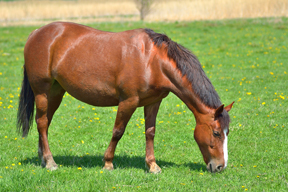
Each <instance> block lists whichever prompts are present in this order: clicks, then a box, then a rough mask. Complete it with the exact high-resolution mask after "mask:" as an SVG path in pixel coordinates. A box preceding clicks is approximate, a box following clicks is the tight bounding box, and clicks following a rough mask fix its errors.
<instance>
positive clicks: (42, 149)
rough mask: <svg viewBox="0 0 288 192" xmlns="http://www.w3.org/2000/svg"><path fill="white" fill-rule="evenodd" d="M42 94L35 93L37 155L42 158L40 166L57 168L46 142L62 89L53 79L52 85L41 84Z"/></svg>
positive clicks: (60, 98) (51, 168) (61, 95)
mask: <svg viewBox="0 0 288 192" xmlns="http://www.w3.org/2000/svg"><path fill="white" fill-rule="evenodd" d="M43 88H44V90H45V89H46V91H42V94H36V95H35V102H36V122H37V129H38V132H39V148H38V155H39V158H40V159H41V160H42V166H43V167H46V168H47V169H50V170H55V169H57V164H56V163H55V161H54V159H53V156H52V153H51V151H50V148H49V144H48V127H49V125H50V123H51V120H52V117H53V115H54V113H55V111H56V110H57V108H58V107H59V105H60V103H61V101H62V97H63V94H64V93H65V91H64V89H63V88H62V87H61V86H60V85H59V84H58V83H57V82H56V81H55V82H54V83H53V85H52V86H51V84H48V83H47V84H46V86H43Z"/></svg>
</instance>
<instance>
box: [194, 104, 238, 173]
mask: <svg viewBox="0 0 288 192" xmlns="http://www.w3.org/2000/svg"><path fill="white" fill-rule="evenodd" d="M233 103H234V102H232V103H231V104H230V105H228V106H226V107H224V105H221V106H220V107H218V108H217V109H216V110H215V112H213V114H210V115H208V116H207V115H205V116H203V118H202V119H201V120H200V121H199V122H197V124H196V128H195V131H194V138H195V140H196V142H197V143H198V146H199V148H200V150H201V153H202V155H203V158H204V161H205V163H206V164H207V169H208V171H210V172H220V171H222V170H224V169H225V168H226V166H227V162H228V149H227V142H228V134H229V121H230V118H229V115H228V113H227V112H229V111H230V109H231V108H232V105H233Z"/></svg>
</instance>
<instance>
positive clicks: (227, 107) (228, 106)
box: [224, 101, 235, 112]
mask: <svg viewBox="0 0 288 192" xmlns="http://www.w3.org/2000/svg"><path fill="white" fill-rule="evenodd" d="M234 102H235V101H233V102H232V103H231V104H230V105H227V106H226V107H224V109H225V110H226V111H227V112H229V111H230V110H231V109H232V106H233V104H234Z"/></svg>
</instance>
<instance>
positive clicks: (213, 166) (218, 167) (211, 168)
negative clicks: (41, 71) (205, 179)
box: [207, 162, 225, 173]
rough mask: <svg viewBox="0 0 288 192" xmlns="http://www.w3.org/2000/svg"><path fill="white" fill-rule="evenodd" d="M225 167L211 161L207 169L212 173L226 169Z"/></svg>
mask: <svg viewBox="0 0 288 192" xmlns="http://www.w3.org/2000/svg"><path fill="white" fill-rule="evenodd" d="M224 169H225V167H224V165H222V164H216V163H214V162H209V163H208V165H207V170H208V171H209V172H211V173H216V172H220V171H222V170H224Z"/></svg>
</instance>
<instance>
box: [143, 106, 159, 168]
mask: <svg viewBox="0 0 288 192" xmlns="http://www.w3.org/2000/svg"><path fill="white" fill-rule="evenodd" d="M160 104H161V101H159V102H157V103H154V104H151V105H148V106H145V107H144V115H145V134H146V158H145V161H146V164H147V166H148V167H149V171H150V172H151V173H161V168H160V167H159V166H158V165H157V164H156V160H155V156H154V136H155V123H156V116H157V113H158V110H159V106H160Z"/></svg>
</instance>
